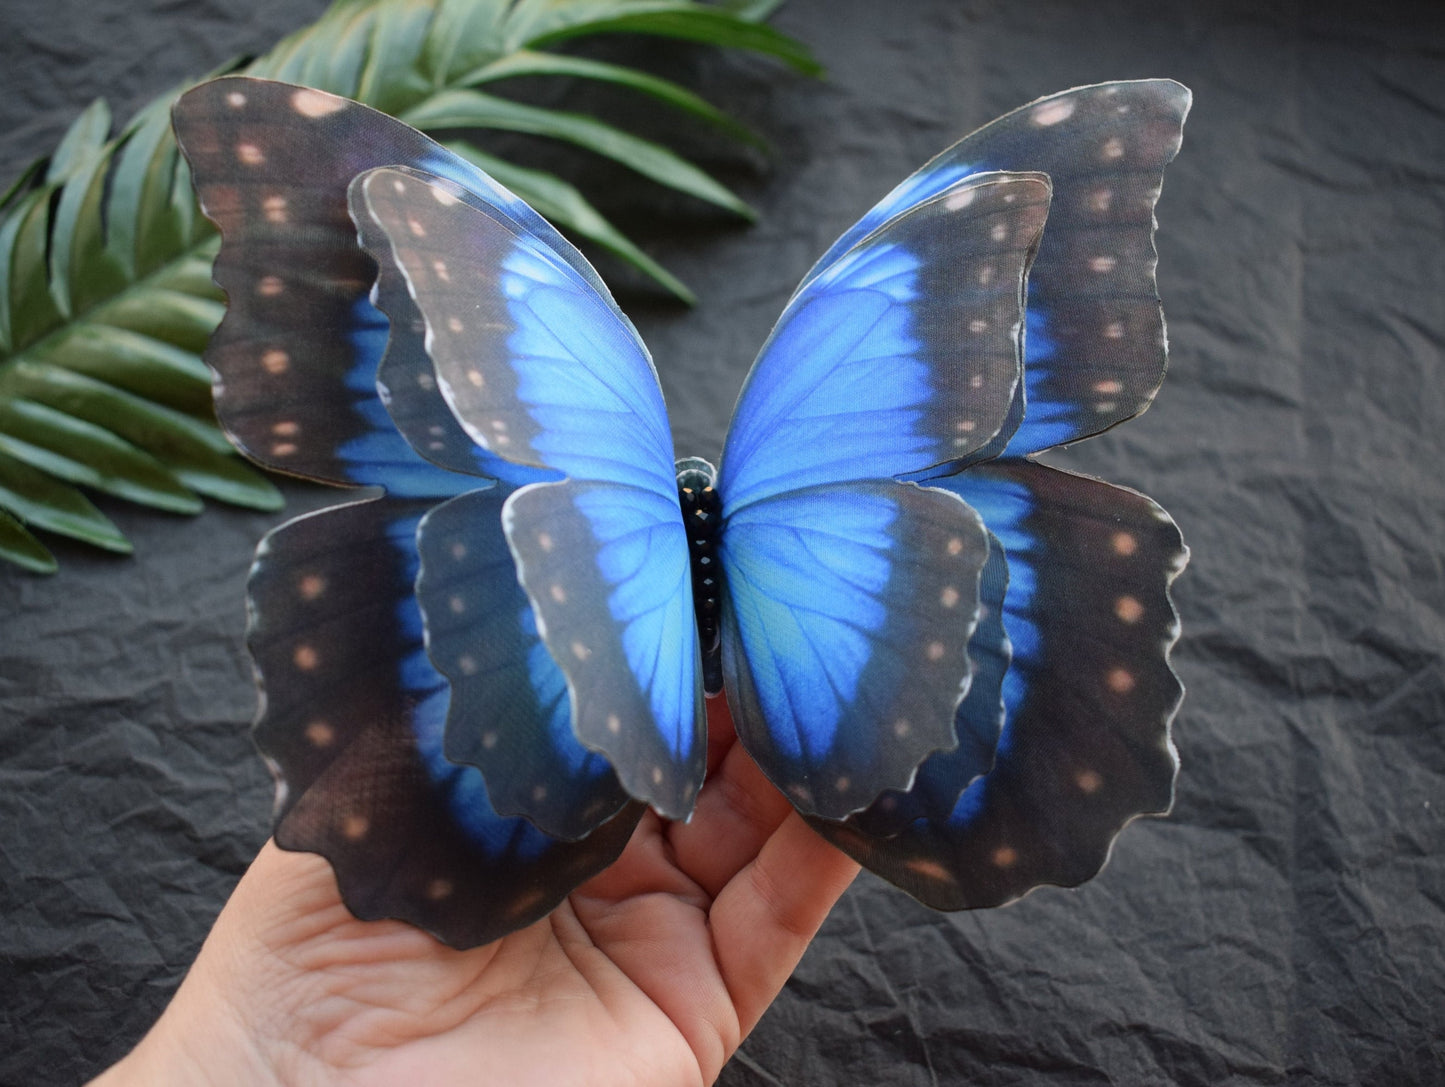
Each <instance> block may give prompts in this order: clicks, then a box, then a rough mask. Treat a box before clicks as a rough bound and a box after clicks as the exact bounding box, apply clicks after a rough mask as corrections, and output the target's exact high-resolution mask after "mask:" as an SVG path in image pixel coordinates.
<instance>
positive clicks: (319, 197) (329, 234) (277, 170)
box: [174, 77, 601, 494]
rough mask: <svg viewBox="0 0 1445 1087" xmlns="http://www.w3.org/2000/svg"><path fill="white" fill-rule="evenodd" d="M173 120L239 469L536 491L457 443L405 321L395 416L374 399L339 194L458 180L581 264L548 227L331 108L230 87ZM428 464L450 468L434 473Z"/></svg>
mask: <svg viewBox="0 0 1445 1087" xmlns="http://www.w3.org/2000/svg"><path fill="white" fill-rule="evenodd" d="M174 120H175V128H176V135H177V138H178V139H179V141H180V144H181V148H182V150H183V151H184V152H185V154H186V157H187V160H188V162H189V164H190V167H191V173H192V177H193V178H194V181H195V185H196V191H197V195H198V196H199V198H200V201H201V207H202V208H203V210H204V211H205V212H206V214H207V216H209V217H210V218H211V219H212V220H213V221H215V223H216V224H217V226H218V227H219V228H220V230H221V235H222V247H221V253H220V255H219V257H218V258H217V260H216V267H215V277H216V281H217V283H218V284H219V285H220V286H221V287H223V288H224V289H225V291H226V294H227V301H228V306H227V313H226V317H225V319H224V320H223V321H222V323H221V326H220V328H219V329H218V330H217V332H216V334H215V336H213V337H212V340H211V344H210V347H209V348H208V350H207V353H206V361H207V362H208V363H209V364H210V366H211V367H212V369H213V370H214V371H215V372H216V376H217V381H216V410H217V414H218V416H219V418H220V420H221V422H222V425H223V426H224V427H225V428H226V430H227V433H228V434H230V436H231V437H232V439H233V440H234V441H235V442H236V444H237V445H238V446H240V447H241V449H242V450H243V451H244V452H245V453H246V454H247V455H248V456H249V457H251V458H252V459H253V460H256V461H257V462H259V463H261V464H265V465H268V466H270V467H273V468H278V469H280V470H282V471H287V472H292V473H295V474H298V475H305V476H310V477H312V478H315V479H322V480H326V481H329V482H335V483H377V484H381V485H383V486H385V487H386V488H387V489H388V490H389V491H391V492H392V493H398V494H449V493H457V492H458V491H460V490H464V489H467V488H470V487H471V486H474V485H475V484H474V483H472V482H469V481H467V480H465V479H457V478H454V476H453V473H454V472H477V471H481V472H483V473H484V474H490V475H499V476H508V477H509V478H511V477H515V478H514V481H517V482H524V481H526V480H528V479H532V478H537V476H536V474H535V473H532V474H528V473H517V472H515V471H512V472H510V473H509V472H508V464H507V462H505V461H500V460H497V459H495V458H490V457H489V456H488V455H487V454H486V453H485V451H484V450H479V449H476V448H475V447H470V448H469V447H468V446H466V445H463V444H462V443H459V442H458V441H457V440H456V437H457V434H456V427H455V423H454V422H452V421H451V419H450V417H449V413H448V412H447V409H446V406H445V404H444V402H442V401H441V399H440V396H439V394H438V392H437V391H436V389H435V386H434V384H431V375H430V373H429V371H428V368H427V366H426V365H425V362H424V353H423V351H422V349H421V342H420V334H419V332H418V331H417V330H416V329H415V327H414V325H415V321H416V314H415V311H414V310H410V311H409V312H407V313H404V314H399V315H398V318H399V319H398V320H397V321H396V323H395V327H393V328H392V329H390V332H391V336H392V339H393V344H392V348H391V353H392V354H393V355H395V356H396V360H395V365H393V366H391V367H390V369H391V373H390V375H388V377H389V381H388V384H389V385H390V386H391V390H390V391H391V394H392V400H393V403H394V404H395V406H396V418H395V419H393V418H392V417H389V416H388V414H387V412H386V410H385V408H384V407H383V405H382V404H381V403H380V402H379V401H378V400H377V397H376V382H377V379H378V364H379V363H380V361H381V358H382V354H383V351H384V350H386V349H387V342H388V331H389V330H388V323H387V320H386V318H385V317H383V315H382V314H381V313H379V312H378V311H377V310H376V308H375V307H374V306H373V305H372V304H371V302H370V301H369V300H368V295H369V293H370V291H371V289H372V286H373V283H374V281H375V278H376V265H375V264H374V263H373V261H372V260H371V258H370V257H369V256H368V255H367V254H366V253H365V252H364V251H363V250H362V249H360V248H359V247H358V246H357V244H356V227H355V226H354V225H353V223H352V220H351V217H350V215H349V214H348V210H347V201H346V188H347V185H348V184H349V183H350V181H351V179H352V178H353V177H355V176H356V175H357V174H358V173H360V172H362V171H364V170H366V169H368V168H371V167H374V166H381V165H388V164H394V163H403V164H410V165H414V166H419V167H423V168H426V169H427V170H429V171H430V172H432V173H434V174H440V175H442V176H444V177H447V178H450V179H452V180H453V181H455V182H457V183H459V184H460V185H462V186H463V187H464V189H465V191H466V197H465V198H466V199H467V200H469V201H471V202H473V203H476V204H479V205H483V206H488V207H492V208H495V209H499V211H500V213H501V214H503V215H505V216H507V217H509V218H510V219H511V220H512V221H514V222H516V223H517V224H518V226H519V227H520V228H522V229H525V230H527V231H528V232H529V233H531V234H532V235H533V236H535V237H537V238H538V239H539V241H540V242H541V243H542V244H545V245H547V246H549V247H555V251H556V252H559V253H563V251H564V249H565V250H566V251H568V253H575V251H574V250H571V247H570V246H567V244H566V243H565V242H564V241H562V239H561V237H560V236H559V235H558V234H557V232H556V231H555V230H553V229H552V228H551V227H550V226H549V225H548V224H547V223H546V222H545V221H544V220H543V219H542V218H541V217H540V216H539V215H537V213H536V212H534V211H532V209H531V208H529V207H528V206H527V205H526V204H525V203H523V202H522V201H520V200H518V199H517V198H516V197H515V196H513V195H512V194H510V193H508V192H507V191H506V190H505V189H503V188H502V187H501V186H499V185H497V184H496V182H494V181H492V180H491V179H490V178H489V177H487V176H486V175H485V174H483V173H481V171H479V170H477V169H475V168H474V167H472V166H470V165H469V164H468V163H466V162H465V161H464V160H463V159H461V158H459V157H458V156H456V155H454V154H453V153H451V152H450V151H447V150H446V149H445V148H443V147H441V146H440V145H439V144H437V143H435V142H434V141H432V140H430V139H428V138H427V137H426V136H424V135H422V134H421V133H420V132H417V131H416V130H415V129H413V128H411V127H410V126H409V125H406V124H403V123H402V122H400V121H398V120H396V119H395V118H393V117H388V116H387V115H386V114H384V113H379V112H377V111H376V110H373V109H370V108H368V107H366V106H363V105H360V104H359V103H356V102H352V101H349V100H348V99H345V98H338V97H336V96H335V95H330V94H324V93H322V92H320V91H315V90H311V89H309V88H305V87H296V86H292V85H290V84H285V83H274V82H270V81H267V80H259V79H250V78H244V77H229V78H225V79H218V80H213V81H212V82H209V83H204V84H202V85H201V86H199V87H196V88H194V89H193V90H191V91H189V92H187V93H186V94H185V95H183V96H182V97H181V99H180V100H179V101H178V102H177V103H176V107H175V111H174ZM564 259H568V256H567V255H564ZM576 260H577V261H578V262H579V264H580V268H579V269H578V274H579V275H581V274H584V273H583V271H582V270H581V269H583V268H585V269H586V272H585V274H587V275H591V276H592V277H593V281H594V283H595V286H596V287H597V288H598V289H599V290H600V289H601V283H600V281H596V279H595V273H593V272H592V271H591V269H590V268H586V262H585V261H581V258H580V257H577V258H576ZM387 288H388V284H387V282H386V281H385V278H384V279H383V282H382V284H381V289H382V290H383V292H386V290H387ZM404 298H405V296H404V295H403V299H404ZM435 428H440V431H441V432H440V433H438V432H437V430H436V429H435ZM439 442H440V443H441V444H440V445H439V444H438V443H439ZM428 460H431V461H436V462H438V463H440V464H442V465H443V466H444V467H446V468H447V469H449V471H447V472H438V471H434V470H433V468H432V465H431V464H429V463H428Z"/></svg>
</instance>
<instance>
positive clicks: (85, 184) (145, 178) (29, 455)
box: [0, 0, 818, 573]
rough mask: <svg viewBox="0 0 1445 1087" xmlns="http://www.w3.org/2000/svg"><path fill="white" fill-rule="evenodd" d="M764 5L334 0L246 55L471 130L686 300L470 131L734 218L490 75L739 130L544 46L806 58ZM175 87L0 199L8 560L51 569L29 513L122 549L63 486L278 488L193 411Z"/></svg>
mask: <svg viewBox="0 0 1445 1087" xmlns="http://www.w3.org/2000/svg"><path fill="white" fill-rule="evenodd" d="M780 2H781V0H723V2H721V3H718V4H703V3H695V2H692V0H336V2H335V3H333V5H332V7H331V8H330V9H329V10H328V11H327V12H326V14H325V15H323V16H322V17H321V19H320V20H318V21H317V22H316V23H315V24H314V25H312V26H310V27H308V28H306V29H304V30H301V31H298V32H296V33H295V34H292V35H291V36H290V37H288V38H286V39H285V40H284V41H282V42H281V43H280V44H279V45H278V46H277V47H276V48H275V49H273V50H272V51H271V52H270V53H268V54H267V55H265V56H263V57H261V58H260V59H258V60H256V61H254V62H253V63H251V64H250V65H248V66H247V67H246V69H245V70H246V71H247V72H248V73H249V74H252V75H258V76H266V77H270V78H273V79H282V80H287V81H290V82H296V83H305V84H308V85H310V86H314V87H318V88H320V89H322V90H327V91H331V92H333V93H336V94H342V95H345V96H347V97H349V98H355V99H358V100H360V101H363V102H366V103H368V104H369V105H372V106H375V107H376V108H378V109H383V110H386V111H387V112H389V113H393V114H395V115H397V116H400V117H402V118H403V119H405V120H407V121H408V122H410V123H411V124H413V125H416V126H417V127H419V128H422V129H424V130H426V131H431V132H434V133H445V132H447V131H450V130H455V129H465V130H467V131H466V140H467V142H453V144H452V145H451V146H452V147H453V148H454V149H455V150H456V151H458V152H459V153H460V154H462V155H464V156H466V157H467V158H469V159H471V160H472V161H473V162H476V163H477V164H478V165H480V166H482V168H483V169H485V170H487V171H488V172H490V173H492V174H494V175H495V176H496V177H497V178H498V179H499V180H500V181H501V182H502V183H503V184H505V185H507V186H508V187H510V188H512V189H513V190H515V191H516V192H517V193H518V194H519V195H521V196H522V197H523V198H524V199H526V200H528V201H529V202H531V203H532V204H533V205H534V206H536V207H537V208H538V209H539V210H540V211H541V212H542V213H543V214H544V215H546V216H547V217H548V218H550V219H552V220H553V222H555V223H556V224H557V225H558V226H560V227H562V228H563V229H565V230H570V231H571V232H572V233H573V234H575V235H577V236H579V237H581V238H584V239H586V240H588V241H590V242H592V243H594V244H596V245H598V246H600V247H601V248H603V249H605V250H606V251H608V252H610V253H612V254H614V255H615V256H617V257H618V258H620V259H621V260H623V261H624V262H626V263H628V264H630V265H632V266H633V267H634V268H636V269H638V270H640V271H641V272H642V273H643V274H645V275H647V276H649V277H651V278H652V279H653V280H654V281H656V282H657V283H659V284H660V285H661V286H662V287H664V288H665V289H666V290H668V291H670V292H671V293H673V294H674V295H676V296H677V297H679V298H681V299H683V300H685V301H691V300H692V295H691V294H690V292H689V291H688V289H687V287H686V286H685V285H684V284H683V283H681V282H679V281H678V280H677V279H676V278H675V277H674V276H672V275H671V274H670V273H669V272H668V271H667V270H666V269H665V268H663V267H662V266H661V265H659V264H658V263H657V262H656V261H654V260H653V259H652V258H650V257H649V256H648V255H647V254H646V253H644V252H643V251H642V250H641V249H639V248H638V247H637V246H636V245H635V244H634V243H633V242H632V241H631V240H629V239H628V238H627V237H626V236H625V235H624V234H622V233H621V232H620V231H619V230H617V228H616V227H614V226H613V225H612V224H611V223H609V222H608V221H607V220H606V218H604V217H603V216H602V215H601V214H600V213H599V212H598V211H597V210H596V208H594V207H593V206H592V204H591V203H590V202H589V201H588V200H587V199H586V197H584V196H583V194H582V193H581V192H579V191H578V190H577V189H576V188H574V187H573V186H571V185H569V184H568V183H567V182H566V181H564V180H562V179H561V178H559V177H556V176H555V175H552V174H549V173H545V172H542V171H540V170H536V169H530V168H527V167H525V166H519V165H516V164H513V163H509V162H506V161H504V160H501V159H498V158H497V157H496V156H495V155H493V154H490V153H488V152H487V151H486V150H485V149H484V148H483V147H481V146H479V145H478V143H477V141H478V139H479V136H478V130H487V129H491V130H498V131H508V132H525V133H528V134H531V135H537V136H543V137H548V138H552V139H556V140H560V141H564V142H567V143H570V144H573V145H574V146H578V147H582V148H585V149H586V150H587V151H589V152H592V153H594V154H599V155H602V156H605V157H608V158H611V159H614V160H615V161H618V162H621V163H623V164H624V165H625V166H627V167H628V168H630V169H632V170H634V171H636V172H637V173H639V174H640V175H642V176H643V177H645V178H647V179H648V180H650V181H651V182H654V183H656V184H659V185H663V186H666V187H668V188H671V189H674V190H676V191H679V192H682V193H686V194H688V195H690V196H693V197H695V198H697V199H699V200H703V201H706V202H708V203H711V204H713V205H716V206H718V207H721V208H724V209H726V210H727V211H729V212H731V213H733V214H736V215H738V216H740V217H743V218H751V217H752V211H751V209H750V208H748V206H747V205H746V204H744V203H743V202H742V201H741V200H739V199H738V198H737V197H736V196H735V195H734V194H733V193H732V192H730V191H729V190H728V189H726V188H725V187H723V186H722V185H720V184H719V183H718V182H717V181H716V180H714V179H713V178H712V177H710V176H709V175H708V174H707V173H705V172H704V171H702V170H700V169H698V168H697V167H696V166H693V165H692V164H691V163H689V162H687V161H686V160H685V159H683V158H681V157H680V156H678V155H676V154H675V153H673V152H672V151H670V150H668V149H667V148H665V147H663V146H660V145H658V144H656V143H653V142H650V141H647V140H644V139H641V138H640V137H638V136H635V135H633V134H631V133H629V132H626V131H623V130H621V129H618V128H616V127H614V126H612V125H608V124H605V123H603V122H602V121H600V120H598V119H596V118H594V117H590V116H588V115H586V114H583V113H577V112H571V111H564V110H555V109H547V108H543V107H539V106H534V105H527V104H524V103H521V102H517V101H514V100H512V99H509V98H505V97H501V96H499V95H498V94H495V93H492V89H493V87H495V86H496V85H499V84H501V85H504V84H505V81H506V80H509V79H515V78H517V77H521V76H526V77H531V78H538V77H541V78H566V79H577V80H588V81H594V82H597V81H600V82H604V83H609V84H612V85H615V86H620V87H623V88H626V89H628V90H630V91H634V92H636V93H638V94H640V95H645V96H647V97H648V98H650V99H652V100H655V101H657V102H660V103H663V104H664V105H665V106H666V107H667V108H670V109H674V110H678V111H681V112H682V113H684V114H685V115H687V116H689V117H691V118H693V119H696V120H698V121H700V122H702V123H704V124H706V125H708V126H710V127H712V128H714V129H716V130H717V131H719V132H721V133H723V134H725V135H727V136H729V137H732V138H735V139H739V140H744V141H749V142H753V143H757V142H758V141H757V139H756V137H754V136H753V135H752V134H751V133H750V132H748V131H747V130H746V129H745V128H743V127H742V126H741V125H739V124H738V123H737V122H736V121H735V120H733V119H732V118H731V117H729V116H728V115H727V114H725V113H723V112H722V111H721V110H718V109H717V108H716V107H715V106H713V105H711V104H710V103H708V102H706V101H705V100H703V99H702V98H700V97H698V96H697V95H696V94H694V93H693V92H691V91H689V90H688V89H687V88H685V87H681V86H679V85H678V84H676V83H673V82H670V81H668V80H665V79H662V78H659V77H658V76H655V75H652V74H650V73H647V72H644V71H640V70H637V69H634V68H630V67H627V66H624V65H618V64H610V63H604V62H601V61H597V60H591V59H587V58H583V57H578V56H573V55H570V54H566V53H558V52H555V51H552V49H551V48H550V47H552V46H554V45H556V44H557V43H561V42H566V41H572V40H575V39H578V38H582V37H586V36H591V35H597V34H608V33H630V34H649V35H655V36H659V37H665V38H674V39H681V40H686V41H693V42H701V43H706V44H711V45H717V46H722V47H725V48H735V49H746V50H751V51H753V52H757V53H762V54H764V55H768V56H772V57H776V58H778V59H779V60H781V61H783V62H785V63H787V64H789V65H791V66H792V67H794V68H796V69H797V70H798V71H800V72H804V73H816V72H817V71H818V68H817V65H816V64H815V62H814V61H813V59H812V57H811V56H810V55H809V54H808V52H807V50H806V49H805V48H804V47H803V46H802V45H800V44H799V43H797V42H795V41H793V40H792V39H790V38H787V37H785V36H784V35H782V34H779V33H778V32H776V31H774V30H772V29H771V28H769V27H767V26H765V25H763V24H762V20H763V19H765V18H767V17H768V16H769V15H770V14H771V13H772V12H773V10H775V9H776V8H777V7H778V6H779V4H780ZM483 87H486V88H487V89H486V90H482V89H480V88H483ZM183 89H184V88H176V89H175V90H174V91H173V92H171V93H169V94H166V95H163V96H162V97H161V98H159V99H157V100H156V101H155V102H153V103H151V104H150V105H149V106H147V107H146V108H145V109H143V110H142V111H141V112H140V113H139V114H137V115H136V117H134V118H133V119H132V120H131V121H130V122H129V123H127V124H126V125H125V126H124V128H122V129H121V131H120V133H119V134H118V135H116V136H115V137H113V138H112V137H111V136H110V132H111V127H112V121H111V116H110V111H109V109H108V108H107V107H106V104H105V103H104V102H103V101H96V102H94V103H92V104H91V105H90V106H89V107H88V108H87V109H86V110H85V111H84V112H82V113H81V114H80V116H79V117H78V118H76V120H75V122H74V123H73V124H72V125H71V127H70V129H69V131H68V132H66V134H65V136H64V138H63V139H62V140H61V141H60V143H59V145H58V146H57V147H56V149H55V151H54V152H53V153H52V154H51V155H50V156H48V157H47V158H44V159H41V160H38V161H37V162H34V163H31V164H30V165H29V166H28V167H26V168H25V169H24V170H23V171H22V172H21V174H20V176H19V177H18V178H17V179H16V181H15V182H14V183H13V184H12V185H10V186H9V187H8V188H7V189H6V190H5V191H4V193H3V195H0V560H4V561H8V562H11V563H14V564H16V565H18V566H20V567H22V568H24V569H26V570H32V571H36V572H40V573H49V572H52V571H54V570H55V568H56V563H55V559H54V557H53V556H52V555H51V554H50V552H49V550H48V549H47V548H46V547H45V545H44V544H43V543H42V542H41V540H39V539H38V538H37V537H36V536H35V535H34V533H33V532H32V531H31V530H39V531H41V532H50V533H56V534H58V535H62V536H67V537H69V538H71V539H75V540H79V541H82V542H84V543H87V544H90V545H92V546H95V547H98V548H102V549H104V550H107V551H113V552H120V553H128V552H129V551H130V549H131V545H130V543H129V541H127V540H126V538H125V537H124V536H123V535H122V534H121V533H120V531H119V530H118V529H117V528H116V527H115V525H113V524H112V523H111V522H110V521H109V519H107V518H106V517H105V515H104V514H103V513H101V512H100V511H99V510H98V509H96V507H95V506H94V505H92V504H91V502H90V500H89V499H88V498H87V497H86V496H85V494H84V492H83V491H82V490H81V489H80V488H88V489H91V490H96V491H101V492H103V493H105V494H108V495H110V496H112V497H118V498H122V499H125V500H127V501H130V502H135V503H139V504H142V505H146V506H150V507H152V508H155V509H160V510H165V511H168V512H173V513H194V512H196V511H197V510H199V509H200V508H201V507H202V499H203V498H211V499H214V500H216V501H221V502H227V503H230V504H232V505H236V506H243V507H250V508H253V509H263V510H267V509H276V508H279V506H280V505H281V495H280V493H279V492H278V491H277V490H276V488H275V487H274V486H273V485H272V484H271V483H270V482H269V481H268V480H266V479H265V478H264V477H263V476H261V475H260V474H258V473H257V472H256V471H255V470H254V469H252V468H251V467H250V466H248V465H246V464H245V463H244V462H243V461H241V460H240V458H239V457H237V456H236V455H235V454H234V453H233V452H232V451H231V449H230V446H229V443H227V442H226V440H225V438H224V436H223V435H222V434H221V432H220V431H219V430H218V429H217V427H216V424H215V419H214V416H213V414H212V410H211V399H210V375H209V373H208V372H207V370H206V367H205V365H204V364H203V363H202V361H201V352H202V351H203V350H204V348H205V344H206V341H207V339H208V338H209V336H210V334H211V332H212V330H214V328H215V327H216V324H217V323H218V322H219V320H220V318H221V316H222V314H223V313H224V300H223V298H222V297H221V295H220V293H219V291H217V289H216V288H215V287H214V286H213V285H212V283H211V276H210V267H211V261H212V259H213V257H214V256H215V251H216V247H217V239H216V237H215V233H214V230H213V229H212V227H211V225H210V224H209V223H208V222H207V221H206V220H205V219H204V218H203V217H202V216H201V214H200V213H199V211H198V209H197V207H196V204H195V199H194V197H193V195H192V193H191V185H190V178H189V175H188V172H187V169H186V164H185V160H184V159H183V158H182V157H181V155H180V153H179V151H178V150H177V148H176V142H175V138H174V136H173V135H172V134H171V129H170V106H171V103H172V102H173V101H174V99H175V97H176V95H177V94H179V93H180V91H181V90H183Z"/></svg>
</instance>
